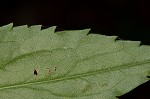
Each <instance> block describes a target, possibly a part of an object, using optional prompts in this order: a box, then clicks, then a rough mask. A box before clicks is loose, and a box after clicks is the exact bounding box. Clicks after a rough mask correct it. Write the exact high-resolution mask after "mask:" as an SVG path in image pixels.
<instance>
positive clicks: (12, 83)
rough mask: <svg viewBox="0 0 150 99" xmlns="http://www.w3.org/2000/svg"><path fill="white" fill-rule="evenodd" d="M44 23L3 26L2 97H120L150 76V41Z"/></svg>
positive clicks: (0, 44)
mask: <svg viewBox="0 0 150 99" xmlns="http://www.w3.org/2000/svg"><path fill="white" fill-rule="evenodd" d="M40 28H41V26H40V25H35V26H31V27H29V28H28V27H27V26H26V25H24V26H18V27H14V28H12V24H9V25H6V26H3V27H1V28H0V41H1V42H0V98H1V99H10V98H11V99H72V98H74V99H116V97H115V96H120V95H123V94H125V93H127V92H129V91H131V90H132V89H134V88H135V87H137V86H139V85H140V84H143V83H144V82H146V81H148V80H149V79H148V78H147V77H146V76H149V75H150V46H146V45H142V46H140V42H138V41H136V42H135V41H121V40H117V41H116V36H105V35H99V34H89V35H88V32H89V29H85V30H70V31H61V32H56V33H54V32H55V28H56V26H53V27H50V28H48V29H44V30H41V29H40ZM35 69H36V70H37V71H38V75H34V70H35Z"/></svg>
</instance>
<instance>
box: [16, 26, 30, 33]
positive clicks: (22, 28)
mask: <svg viewBox="0 0 150 99" xmlns="http://www.w3.org/2000/svg"><path fill="white" fill-rule="evenodd" d="M27 28H28V26H27V25H22V26H16V27H13V31H18V32H19V31H22V30H23V31H24V29H25V30H26V29H27Z"/></svg>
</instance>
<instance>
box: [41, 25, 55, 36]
mask: <svg viewBox="0 0 150 99" xmlns="http://www.w3.org/2000/svg"><path fill="white" fill-rule="evenodd" d="M55 29H56V26H51V27H49V28H47V29H43V30H41V32H42V33H44V35H46V34H48V35H49V34H53V33H54V32H55Z"/></svg>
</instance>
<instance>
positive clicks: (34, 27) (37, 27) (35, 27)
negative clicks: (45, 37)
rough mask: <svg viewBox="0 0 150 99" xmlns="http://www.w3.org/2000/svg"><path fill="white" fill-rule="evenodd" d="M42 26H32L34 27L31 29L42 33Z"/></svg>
mask: <svg viewBox="0 0 150 99" xmlns="http://www.w3.org/2000/svg"><path fill="white" fill-rule="evenodd" d="M41 26H42V25H32V26H30V27H29V29H30V30H32V31H36V32H39V31H41Z"/></svg>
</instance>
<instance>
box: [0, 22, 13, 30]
mask: <svg viewBox="0 0 150 99" xmlns="http://www.w3.org/2000/svg"><path fill="white" fill-rule="evenodd" d="M12 27H13V23H10V24H8V25H4V26H2V27H0V31H4V30H5V31H10V30H11V29H12Z"/></svg>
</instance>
